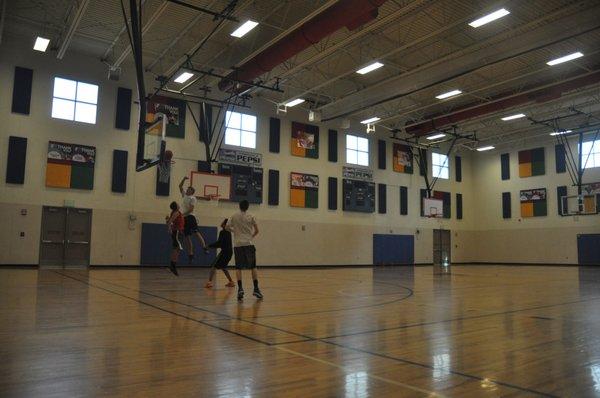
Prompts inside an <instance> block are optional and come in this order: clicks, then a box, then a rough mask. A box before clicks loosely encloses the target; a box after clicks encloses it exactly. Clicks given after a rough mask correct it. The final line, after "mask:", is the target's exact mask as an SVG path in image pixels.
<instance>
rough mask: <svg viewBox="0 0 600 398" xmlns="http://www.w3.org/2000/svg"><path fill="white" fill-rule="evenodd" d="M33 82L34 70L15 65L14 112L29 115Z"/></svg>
mask: <svg viewBox="0 0 600 398" xmlns="http://www.w3.org/2000/svg"><path fill="white" fill-rule="evenodd" d="M32 84H33V70H31V69H27V68H22V67H20V66H15V78H14V83H13V97H12V108H11V109H12V112H13V113H21V114H23V115H29V106H30V105H31V87H32Z"/></svg>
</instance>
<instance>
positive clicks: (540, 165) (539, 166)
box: [531, 161, 546, 176]
mask: <svg viewBox="0 0 600 398" xmlns="http://www.w3.org/2000/svg"><path fill="white" fill-rule="evenodd" d="M544 174H546V166H545V164H544V161H541V162H540V161H535V162H532V163H531V175H532V176H543V175H544Z"/></svg>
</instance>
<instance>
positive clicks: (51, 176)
mask: <svg viewBox="0 0 600 398" xmlns="http://www.w3.org/2000/svg"><path fill="white" fill-rule="evenodd" d="M46 186H47V187H54V188H70V187H71V165H68V164H60V163H47V164H46Z"/></svg>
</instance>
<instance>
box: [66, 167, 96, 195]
mask: <svg viewBox="0 0 600 398" xmlns="http://www.w3.org/2000/svg"><path fill="white" fill-rule="evenodd" d="M71 188H74V189H94V168H93V167H88V166H79V165H76V164H73V165H72V166H71Z"/></svg>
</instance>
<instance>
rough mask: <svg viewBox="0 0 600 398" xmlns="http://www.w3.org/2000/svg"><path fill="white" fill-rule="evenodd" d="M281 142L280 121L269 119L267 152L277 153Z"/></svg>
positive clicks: (273, 118) (274, 118)
mask: <svg viewBox="0 0 600 398" xmlns="http://www.w3.org/2000/svg"><path fill="white" fill-rule="evenodd" d="M280 141H281V120H279V119H277V118H276V117H272V118H269V152H272V153H279V146H280Z"/></svg>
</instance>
